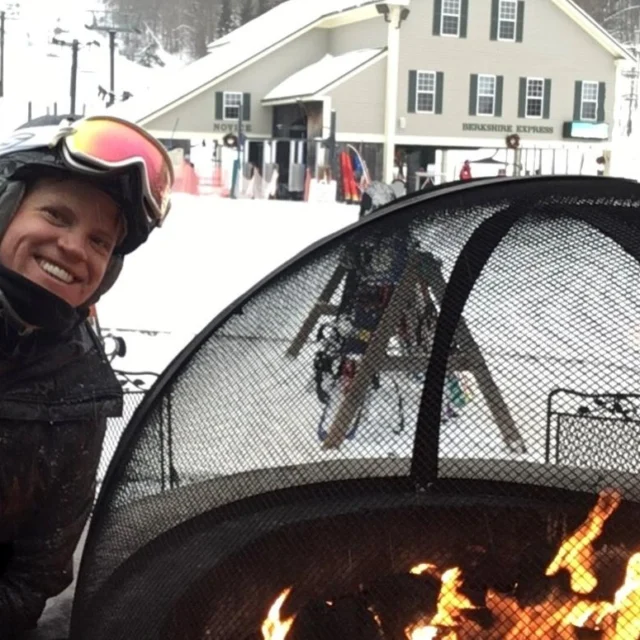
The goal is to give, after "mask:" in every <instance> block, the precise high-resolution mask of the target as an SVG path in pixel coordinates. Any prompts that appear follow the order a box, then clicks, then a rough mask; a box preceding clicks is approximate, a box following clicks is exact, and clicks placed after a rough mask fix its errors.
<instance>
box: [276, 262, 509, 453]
mask: <svg viewBox="0 0 640 640" xmlns="http://www.w3.org/2000/svg"><path fill="white" fill-rule="evenodd" d="M346 274H347V268H346V267H344V266H343V265H340V266H338V267H337V268H336V270H335V271H334V273H333V275H332V276H331V278H329V281H328V282H327V284H326V285H325V288H324V289H323V290H322V292H321V293H320V295H319V296H318V299H317V300H316V303H315V304H314V306H313V308H312V309H311V311H310V312H309V315H308V316H307V318H306V319H305V321H304V322H303V324H302V326H301V327H300V330H299V331H298V333H297V334H296V336H295V337H294V339H293V341H292V342H291V344H290V346H289V349H288V350H287V355H289V356H290V357H293V358H296V357H297V356H298V355H299V354H300V351H301V350H302V348H303V346H304V345H305V343H306V342H307V340H308V339H309V337H310V335H311V333H312V332H313V330H314V328H315V326H316V324H317V323H318V321H319V320H320V318H321V317H322V316H332V315H333V316H336V315H337V313H338V308H339V307H338V305H334V304H331V299H332V297H333V295H334V293H335V292H336V291H337V289H338V287H339V286H340V284H341V283H342V280H343V279H344V277H345V276H346ZM416 285H418V286H422V287H425V289H424V290H427V291H429V290H430V291H431V292H432V294H433V295H434V297H435V300H436V301H437V303H438V306H440V305H441V304H442V299H443V297H444V293H445V289H446V286H447V283H446V280H445V278H444V276H443V275H442V263H441V262H440V261H439V260H438V259H437V258H436V257H435V256H433V255H432V254H431V253H428V252H420V251H416V250H410V252H409V257H408V260H407V264H406V266H405V269H404V272H403V274H402V276H401V278H400V280H399V282H398V285H397V286H396V287H395V289H394V291H393V294H392V296H391V299H390V300H389V303H388V304H387V306H386V308H385V310H384V311H383V313H382V316H381V318H380V321H379V323H378V327H377V328H376V330H375V332H374V333H373V335H372V337H371V341H370V342H369V345H368V346H367V349H366V351H365V353H364V355H363V357H362V360H361V361H360V364H359V366H358V368H357V371H356V374H355V376H354V379H353V381H352V383H351V386H350V390H349V393H348V395H347V396H346V397H345V398H344V400H343V402H342V404H341V405H340V407H339V408H338V411H337V413H336V416H335V419H334V421H333V423H332V424H331V426H330V427H329V430H328V433H327V438H326V439H325V441H324V447H325V448H330V449H334V448H339V447H340V445H341V444H342V442H343V441H344V440H345V438H346V435H347V433H348V432H349V427H350V425H351V423H352V421H353V419H354V418H355V416H356V415H357V413H358V410H359V409H360V407H361V406H362V404H363V403H364V400H365V396H366V392H367V389H368V387H369V384H370V383H371V380H372V378H373V376H374V375H375V374H376V373H377V372H378V371H394V370H395V371H409V372H416V373H420V372H425V371H426V370H427V363H428V360H429V356H430V354H429V353H427V352H424V353H421V354H419V355H400V356H397V355H389V354H388V353H387V346H388V344H389V340H390V339H391V337H392V336H393V335H394V333H395V332H396V330H397V327H398V325H399V323H400V320H401V317H402V313H403V310H404V309H406V308H407V305H408V303H410V302H411V301H412V296H414V295H415V289H416ZM428 303H429V301H428V300H427V304H428ZM456 342H457V346H458V348H457V349H456V351H455V353H453V354H451V355H450V360H451V362H452V364H454V366H455V369H456V370H464V371H468V372H470V373H471V374H473V376H474V378H475V380H476V383H477V385H478V388H479V389H480V392H481V393H482V395H483V397H484V399H485V402H486V403H487V406H488V408H489V410H490V412H491V415H492V417H493V419H494V421H495V423H496V425H497V427H498V428H499V430H500V432H501V435H502V438H503V440H504V442H505V444H506V445H507V446H508V447H509V448H510V449H512V448H513V447H512V446H511V445H510V444H509V443H512V442H514V441H515V442H520V441H521V437H520V434H519V431H518V428H517V427H516V424H515V422H514V420H513V417H512V415H511V412H510V411H509V408H508V406H507V404H506V402H505V400H504V398H503V397H502V393H501V392H500V389H499V388H498V385H497V384H496V382H495V380H494V379H493V376H492V375H491V371H490V370H489V367H488V366H487V363H486V361H485V359H484V356H483V355H482V351H481V350H480V347H479V345H478V343H477V342H476V341H475V340H474V338H473V335H472V334H471V331H470V329H469V327H468V326H467V324H466V322H465V321H464V318H461V320H460V324H459V326H458V328H457V331H456ZM515 453H517V452H515Z"/></svg>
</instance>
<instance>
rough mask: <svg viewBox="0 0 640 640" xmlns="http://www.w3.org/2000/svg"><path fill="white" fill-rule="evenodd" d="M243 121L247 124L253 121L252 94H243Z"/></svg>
mask: <svg viewBox="0 0 640 640" xmlns="http://www.w3.org/2000/svg"><path fill="white" fill-rule="evenodd" d="M242 119H243V120H244V121H245V122H249V120H251V94H250V93H243V94H242Z"/></svg>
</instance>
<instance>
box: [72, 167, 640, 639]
mask: <svg viewBox="0 0 640 640" xmlns="http://www.w3.org/2000/svg"><path fill="white" fill-rule="evenodd" d="M516 184H517V187H518V189H517V192H516V193H515V195H516V196H517V197H516V198H515V199H514V198H513V197H511V199H510V200H509V205H508V206H507V207H505V208H504V209H502V210H499V211H497V212H496V213H494V214H493V215H492V216H490V217H489V218H487V219H486V220H485V221H484V222H482V223H481V224H480V225H479V226H478V227H477V228H476V229H475V230H474V232H473V233H472V235H471V237H470V238H469V239H468V241H467V242H466V244H465V245H464V247H463V248H462V250H461V252H460V253H459V255H458V258H457V260H456V263H455V265H454V267H453V269H452V271H451V274H450V277H449V281H448V282H447V285H446V288H445V289H444V292H442V298H441V300H442V301H441V307H440V313H439V315H438V317H437V322H436V327H435V333H434V337H433V343H432V344H433V346H432V349H431V353H430V354H429V359H428V362H427V369H426V376H425V383H424V386H423V391H422V397H421V402H420V408H419V412H418V416H417V424H416V435H415V441H414V449H413V455H412V461H411V470H410V474H409V476H408V478H406V480H408V482H409V483H410V484H411V485H412V486H413V487H414V488H415V489H420V488H430V489H431V490H433V489H434V487H435V486H436V483H437V484H438V485H439V484H440V482H439V480H440V478H439V445H440V417H441V410H442V402H443V397H442V396H443V389H444V385H445V377H446V372H447V361H448V359H449V356H450V353H451V349H452V345H453V344H454V334H456V331H457V330H458V329H459V327H460V326H461V323H462V313H463V310H464V307H465V304H466V302H467V300H468V298H469V296H470V294H471V292H472V290H473V288H474V286H475V284H476V281H477V280H478V278H479V277H480V274H481V272H482V270H483V268H484V267H485V265H486V264H487V262H488V261H489V258H490V257H491V255H492V254H493V252H494V250H495V249H496V248H497V246H498V245H499V244H500V242H501V241H502V240H503V239H504V237H505V236H506V235H507V234H508V232H509V231H510V229H511V228H512V227H513V225H514V224H515V223H516V222H517V221H518V220H519V219H520V218H521V217H523V216H525V215H529V214H532V213H535V211H533V210H532V203H535V202H539V201H540V199H541V198H544V197H546V196H553V197H555V198H557V197H559V196H560V197H561V196H562V194H566V196H567V197H568V198H572V199H575V196H576V194H583V195H585V197H589V194H590V195H591V197H595V198H600V199H602V202H603V203H605V204H606V202H610V201H611V200H612V199H616V200H619V199H621V198H633V199H634V200H636V201H637V200H638V199H639V198H640V186H639V185H638V183H637V182H635V181H631V180H625V179H619V178H598V179H595V178H593V177H585V176H553V177H548V176H527V177H520V178H498V179H490V180H479V181H471V182H466V183H453V184H445V185H442V186H440V187H436V188H432V189H430V190H429V191H427V192H424V193H418V194H411V195H408V196H406V197H404V198H401V199H399V200H396V201H394V202H392V203H390V204H389V205H386V206H384V207H382V208H381V209H379V210H378V211H376V212H374V213H373V214H371V215H369V216H366V217H364V218H362V219H361V220H359V221H358V222H356V223H354V224H353V225H350V226H349V227H347V228H345V229H342V230H340V231H338V232H336V233H334V234H332V235H330V236H328V237H326V238H324V239H323V240H320V241H318V242H316V243H315V244H313V245H311V246H310V247H309V248H307V249H306V250H304V251H302V252H301V253H299V254H298V255H297V256H295V257H294V258H292V259H291V260H289V261H288V262H287V263H285V264H284V265H282V266H281V267H280V268H278V269H277V270H275V271H274V272H272V273H271V274H270V275H268V276H267V277H266V278H264V279H263V280H262V281H261V282H259V283H258V284H257V285H255V286H254V287H253V288H251V289H250V290H249V291H247V292H246V293H245V294H244V295H243V296H241V297H239V298H238V299H237V300H236V301H235V302H233V303H232V304H231V305H229V306H228V307H227V308H226V309H225V310H224V311H222V312H221V313H220V314H218V315H217V316H216V317H215V318H214V319H213V320H212V321H211V322H210V323H209V324H208V325H207V327H205V329H203V330H202V331H201V332H200V334H199V335H198V336H196V337H195V338H194V339H193V340H192V341H191V342H190V343H189V344H188V345H187V346H186V347H185V348H184V349H183V350H182V352H181V353H180V354H179V355H178V356H177V357H176V358H175V359H174V360H173V362H172V363H171V364H170V365H169V366H168V367H167V368H166V370H165V371H164V373H163V374H162V375H161V376H160V377H159V379H158V380H157V382H156V383H155V384H154V385H153V387H152V389H151V390H150V391H149V392H148V393H147V394H146V396H145V398H144V399H143V401H142V402H141V403H140V405H139V407H138V409H137V410H136V412H135V413H134V415H133V417H132V419H131V421H130V423H129V424H128V426H127V428H126V430H125V433H124V434H123V435H122V437H121V439H120V442H119V444H118V448H117V450H116V452H115V454H114V456H113V459H112V461H111V464H110V466H109V469H108V471H107V474H106V476H105V480H104V482H103V485H102V489H101V491H100V494H99V496H98V500H97V503H96V508H95V511H94V513H95V516H94V518H93V520H92V522H91V526H90V530H89V534H88V538H87V543H86V547H85V553H88V554H91V553H93V551H94V540H93V538H94V533H95V532H96V531H98V530H100V527H101V524H102V522H101V520H102V517H103V514H104V513H105V510H103V509H102V508H101V507H102V504H103V502H105V501H106V500H107V499H108V496H109V494H110V493H111V491H112V486H113V485H114V483H117V482H118V480H119V479H120V477H121V474H122V471H123V470H124V469H125V466H126V464H127V463H128V462H129V459H130V456H131V455H132V453H133V451H134V449H135V446H134V444H135V441H136V438H137V436H138V432H139V430H140V427H141V426H142V425H143V424H144V422H145V419H146V417H147V415H148V414H150V413H151V412H152V411H153V410H154V409H155V408H156V406H157V403H158V402H163V403H165V402H166V401H168V409H167V410H168V411H169V413H170V412H171V406H170V399H168V395H170V393H171V390H172V389H171V387H172V384H173V382H174V380H175V379H176V378H177V376H178V375H180V373H181V372H182V370H183V368H184V367H185V366H186V365H187V364H188V362H189V361H190V359H191V357H192V356H193V354H194V353H195V352H197V351H198V350H199V349H200V348H201V347H202V345H203V344H204V343H205V342H206V341H207V340H208V339H209V338H210V337H211V336H212V334H213V333H214V332H215V331H216V330H217V329H218V328H219V327H220V326H222V325H223V324H224V323H225V322H226V321H227V320H228V319H229V318H230V317H231V316H233V315H235V314H238V313H241V312H242V308H243V306H244V305H245V304H246V303H247V302H248V301H249V300H250V299H251V298H252V297H253V296H255V295H257V294H258V293H259V292H261V291H262V290H263V289H265V288H266V287H267V286H269V285H270V284H271V283H272V282H273V281H274V280H276V279H281V278H283V277H286V276H287V275H288V274H289V273H290V272H292V271H294V270H296V269H298V268H299V266H300V263H301V262H303V261H305V260H310V259H313V258H314V257H315V255H317V254H320V253H326V252H327V251H328V250H329V249H330V248H331V247H332V245H335V244H337V243H338V242H344V241H345V240H347V239H348V238H349V236H354V235H355V234H356V233H358V232H361V231H362V230H364V229H366V228H367V227H368V226H369V225H372V226H375V225H376V224H377V223H378V222H379V221H382V220H383V219H386V218H388V217H390V216H395V217H396V219H398V224H400V225H402V224H403V223H404V221H406V220H412V219H414V218H415V216H416V209H417V208H418V207H419V208H420V209H424V207H425V206H428V205H429V204H430V201H433V202H434V208H435V207H438V205H439V202H440V201H441V200H444V199H446V198H450V199H451V200H458V201H459V200H461V199H462V198H463V196H464V195H466V193H467V192H472V195H470V196H469V197H472V198H474V199H475V200H476V202H477V201H480V202H481V201H482V200H491V199H492V198H493V199H494V201H495V199H496V198H498V199H504V195H503V194H504V191H505V187H509V186H514V187H515V185H516ZM476 206H477V205H476ZM629 214H630V215H631V214H635V211H632V210H629ZM563 215H565V216H566V217H569V218H574V219H579V220H581V221H584V222H586V223H587V224H590V225H591V226H593V227H595V228H596V229H598V230H600V231H601V232H602V233H603V234H604V235H605V236H608V237H610V238H611V239H613V240H614V241H616V242H617V243H618V245H619V246H620V247H621V248H622V249H623V250H625V251H626V252H628V253H629V254H630V255H631V256H632V257H634V258H635V259H636V260H637V261H638V262H640V243H637V242H636V236H637V234H634V233H629V224H627V222H626V219H625V218H622V217H621V216H611V215H609V214H608V213H606V212H605V213H603V212H602V211H599V210H596V208H595V207H590V208H589V210H587V211H582V210H578V207H575V208H570V209H567V210H566V212H565V213H563ZM456 337H457V335H456ZM503 427H504V425H503ZM508 439H509V440H510V442H511V446H512V447H513V448H514V450H516V451H523V450H524V444H523V442H522V440H521V438H520V437H519V434H518V433H517V431H513V432H511V433H510V434H509V438H508ZM172 445H173V443H172V437H171V431H170V428H169V429H168V433H167V438H166V446H165V447H164V448H163V452H162V456H163V462H162V465H163V468H165V462H168V464H167V465H166V468H167V469H168V471H169V475H168V478H169V483H168V484H169V486H171V485H172V483H173V478H171V452H172ZM165 456H166V461H165V460H164V457H165ZM442 485H443V486H446V485H447V482H446V480H445V481H443V482H442ZM81 578H82V576H81V575H80V576H79V587H81V584H80V582H81ZM81 615H82V614H81ZM72 636H73V634H72Z"/></svg>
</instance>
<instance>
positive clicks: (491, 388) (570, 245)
mask: <svg viewBox="0 0 640 640" xmlns="http://www.w3.org/2000/svg"><path fill="white" fill-rule="evenodd" d="M638 208H640V187H639V186H638V185H637V184H636V183H633V182H628V181H623V180H614V179H593V178H581V177H576V178H566V177H562V178H531V179H514V180H500V181H483V182H480V183H472V184H471V185H452V186H447V187H444V188H439V189H435V190H433V191H431V192H426V193H423V194H419V195H416V196H412V197H409V198H406V199H404V200H403V201H399V202H397V203H394V204H393V205H390V206H388V207H386V208H385V210H384V211H381V212H379V213H377V214H374V215H372V216H370V217H367V218H365V219H364V220H362V221H361V222H360V223H358V224H357V225H355V226H354V227H352V228H350V229H347V230H345V231H344V232H341V233H340V234H337V235H336V236H334V237H332V238H329V239H327V240H326V241H323V242H321V243H319V244H318V245H315V246H314V247H312V248H310V249H309V250H308V251H307V252H305V253H304V254H303V255H301V256H299V257H298V258H297V259H295V260H293V261H292V262H291V263H289V264H287V265H285V266H284V267H283V268H282V269H281V270H279V271H278V272H277V273H275V274H274V275H273V276H271V277H269V278H268V279H266V280H265V281H264V282H263V283H261V284H260V285H258V286H257V287H256V288H255V289H254V290H252V291H251V292H249V293H248V294H247V295H246V296H244V297H243V298H242V299H240V300H239V301H238V302H237V303H236V304H234V305H232V307H230V308H229V309H228V310H227V311H225V312H224V313H223V314H221V316H219V317H218V318H216V319H215V320H214V321H213V322H212V323H211V324H210V325H209V326H208V327H207V328H206V329H205V330H204V331H203V333H202V334H201V335H200V336H199V337H198V338H196V339H195V340H194V342H193V343H192V344H191V345H189V346H188V347H187V348H186V349H185V351H184V352H183V353H182V354H181V355H180V356H179V357H178V358H177V359H176V361H175V362H174V363H173V364H172V365H171V366H170V367H169V369H168V370H167V371H166V372H165V373H164V375H163V376H162V378H161V379H160V381H159V382H158V383H157V384H156V385H155V387H154V388H153V390H152V391H151V392H150V393H149V394H148V396H147V397H146V398H145V400H144V402H143V403H142V405H141V406H140V408H139V410H138V411H137V413H136V415H135V416H134V418H133V420H132V422H131V423H130V425H129V427H128V428H127V431H126V432H125V434H124V436H123V438H122V440H121V443H120V445H119V448H118V451H117V453H116V455H115V457H114V460H113V462H112V464H111V466H110V469H109V472H108V474H107V477H106V478H105V482H104V486H103V488H102V491H101V494H100V497H99V500H98V503H97V505H96V510H95V515H94V517H93V521H92V526H91V530H90V533H89V537H88V540H87V545H86V548H85V554H84V558H83V563H82V567H81V571H80V574H79V578H78V587H77V592H76V593H77V595H76V602H75V605H74V612H73V619H72V639H75V638H78V639H84V638H91V639H92V640H101V639H102V638H104V639H105V640H106V639H107V638H108V639H109V640H113V639H118V638H131V637H135V638H136V639H137V640H142V639H144V638H149V639H151V638H153V639H156V638H162V639H166V640H173V639H178V638H180V639H189V640H190V639H193V640H200V639H205V638H216V639H219V640H245V639H246V640H320V639H324V638H331V640H339V639H341V638H345V639H347V638H348V639H349V640H360V639H362V640H369V639H371V640H374V639H375V640H387V639H393V640H425V639H426V638H430V639H431V638H437V639H446V640H466V639H467V638H474V639H475V638H480V639H485V638H486V639H488V640H493V639H494V638H495V639H506V640H515V639H516V638H518V639H520V638H525V639H526V638H545V639H548V640H554V639H556V638H557V639H562V640H564V639H576V640H579V639H583V638H584V639H598V640H600V639H602V640H627V639H628V640H637V639H638V638H639V637H640V555H639V554H640V528H639V527H638V524H637V523H640V485H639V483H638V476H637V472H638V466H639V464H640V450H639V449H638V447H639V446H640V413H638V410H637V409H636V405H640V401H638V399H637V398H638V396H637V395H636V394H637V393H639V390H640V364H638V363H639V362H640V338H639V337H638V336H640V262H639V260H640V225H638V223H637V220H636V217H637V214H636V211H637V210H638Z"/></svg>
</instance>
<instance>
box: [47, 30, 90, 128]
mask: <svg viewBox="0 0 640 640" xmlns="http://www.w3.org/2000/svg"><path fill="white" fill-rule="evenodd" d="M51 43H52V44H57V45H58V46H60V47H71V90H70V96H71V115H72V116H74V115H75V114H76V93H77V90H78V52H79V51H80V46H81V44H80V41H79V40H77V39H75V38H74V39H73V41H71V42H67V41H66V40H61V39H60V38H53V39H52V40H51ZM91 45H97V46H100V43H99V42H95V41H93V42H86V43H85V44H84V46H87V47H90V46H91Z"/></svg>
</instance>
